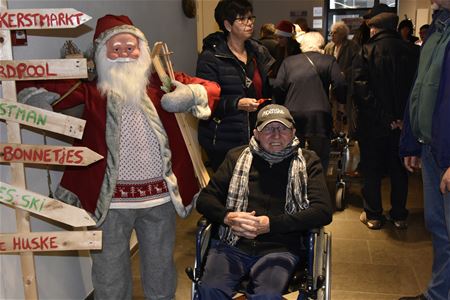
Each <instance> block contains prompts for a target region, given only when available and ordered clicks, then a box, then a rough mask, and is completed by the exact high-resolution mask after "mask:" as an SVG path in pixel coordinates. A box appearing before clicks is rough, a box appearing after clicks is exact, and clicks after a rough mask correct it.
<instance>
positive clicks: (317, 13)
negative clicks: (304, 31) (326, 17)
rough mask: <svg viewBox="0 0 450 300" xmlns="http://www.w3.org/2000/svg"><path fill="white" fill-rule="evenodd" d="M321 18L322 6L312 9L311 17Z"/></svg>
mask: <svg viewBox="0 0 450 300" xmlns="http://www.w3.org/2000/svg"><path fill="white" fill-rule="evenodd" d="M321 16H322V6H315V7H313V17H321Z"/></svg>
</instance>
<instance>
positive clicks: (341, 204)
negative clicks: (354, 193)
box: [335, 184, 345, 210]
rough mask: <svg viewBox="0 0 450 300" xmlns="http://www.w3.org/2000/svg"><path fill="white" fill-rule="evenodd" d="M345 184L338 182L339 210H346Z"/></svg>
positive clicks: (337, 197)
mask: <svg viewBox="0 0 450 300" xmlns="http://www.w3.org/2000/svg"><path fill="white" fill-rule="evenodd" d="M344 196H345V185H342V184H338V185H337V187H336V194H335V203H336V209H337V210H344Z"/></svg>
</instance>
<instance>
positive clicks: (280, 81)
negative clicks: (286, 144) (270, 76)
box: [272, 31, 347, 170]
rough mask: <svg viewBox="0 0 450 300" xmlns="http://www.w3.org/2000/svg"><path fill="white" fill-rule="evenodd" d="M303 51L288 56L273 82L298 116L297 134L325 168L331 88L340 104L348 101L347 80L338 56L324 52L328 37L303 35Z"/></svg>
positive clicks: (279, 97)
mask: <svg viewBox="0 0 450 300" xmlns="http://www.w3.org/2000/svg"><path fill="white" fill-rule="evenodd" d="M300 45H301V50H302V52H303V53H302V54H298V55H293V56H290V57H287V58H286V59H285V60H284V61H283V63H282V64H281V67H280V70H279V72H278V75H277V78H276V79H275V80H274V81H273V86H272V87H273V95H274V99H275V101H276V103H277V104H283V105H284V106H286V107H287V108H288V109H289V111H290V112H291V113H292V115H293V116H294V120H295V127H296V130H297V131H296V135H297V137H298V138H299V139H300V142H301V143H302V147H303V145H304V144H305V141H306V142H307V143H308V149H309V150H313V151H315V152H316V153H317V155H318V156H319V157H320V160H321V161H322V165H323V168H324V170H326V169H327V167H328V161H329V155H330V138H331V133H332V129H333V118H332V115H331V107H330V102H329V89H330V86H331V87H332V89H333V92H334V95H335V96H336V99H337V100H338V102H340V103H345V100H346V97H347V95H346V83H345V78H344V75H343V74H342V72H341V69H340V68H339V65H338V63H337V62H336V59H335V58H334V57H333V56H331V55H327V54H323V53H322V52H323V50H322V47H323V45H324V38H323V36H322V35H321V34H320V33H319V32H315V31H310V32H308V33H305V34H304V35H303V36H302V41H301V44H300Z"/></svg>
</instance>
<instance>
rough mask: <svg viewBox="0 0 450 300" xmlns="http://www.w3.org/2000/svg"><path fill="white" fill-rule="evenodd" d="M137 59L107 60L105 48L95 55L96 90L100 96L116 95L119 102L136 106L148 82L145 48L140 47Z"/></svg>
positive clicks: (149, 64)
mask: <svg viewBox="0 0 450 300" xmlns="http://www.w3.org/2000/svg"><path fill="white" fill-rule="evenodd" d="M140 50H141V52H140V56H139V57H138V59H134V60H129V61H121V60H109V59H108V58H107V57H106V47H105V46H103V47H102V48H101V49H99V50H98V51H97V53H96V57H95V61H96V67H97V74H98V82H97V88H98V89H99V91H100V92H101V93H102V95H108V94H109V93H111V92H112V93H115V94H117V95H118V96H119V97H120V99H121V100H123V101H124V102H126V103H130V104H137V103H139V102H140V101H141V99H142V98H143V97H144V96H145V95H146V91H147V88H146V87H147V85H148V82H149V79H148V75H149V73H150V67H151V58H150V53H149V51H148V50H147V48H146V47H141V49H140Z"/></svg>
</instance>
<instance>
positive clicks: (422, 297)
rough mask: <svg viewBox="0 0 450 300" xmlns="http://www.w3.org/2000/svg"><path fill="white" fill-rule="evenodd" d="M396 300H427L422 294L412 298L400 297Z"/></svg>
mask: <svg viewBox="0 0 450 300" xmlns="http://www.w3.org/2000/svg"><path fill="white" fill-rule="evenodd" d="M398 300H427V298H426V297H425V296H424V294H420V295H417V296H414V297H401V298H400V299H398Z"/></svg>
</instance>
